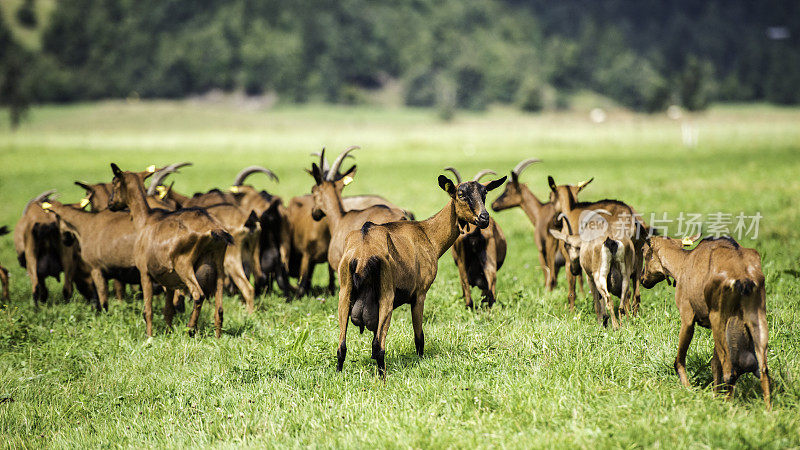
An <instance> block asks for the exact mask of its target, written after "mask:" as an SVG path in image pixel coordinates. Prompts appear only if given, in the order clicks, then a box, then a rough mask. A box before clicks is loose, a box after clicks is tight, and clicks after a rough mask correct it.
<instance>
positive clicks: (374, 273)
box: [349, 256, 381, 333]
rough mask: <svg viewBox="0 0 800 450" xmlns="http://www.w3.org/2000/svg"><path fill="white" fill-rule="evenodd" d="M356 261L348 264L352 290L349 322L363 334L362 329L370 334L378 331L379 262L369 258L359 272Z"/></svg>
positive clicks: (375, 257) (378, 259) (374, 258)
mask: <svg viewBox="0 0 800 450" xmlns="http://www.w3.org/2000/svg"><path fill="white" fill-rule="evenodd" d="M357 267H358V260H355V259H354V260H352V261H351V262H350V268H349V269H350V274H351V277H352V280H353V281H352V282H353V289H352V291H351V292H352V293H351V297H350V320H351V321H352V322H353V325H355V326H357V327H359V330H360V331H361V332H362V333H363V332H364V327H366V328H367V329H368V330H370V331H372V332H376V331H377V330H378V309H379V308H378V298H379V294H380V292H379V290H380V270H381V260H380V258H378V257H377V256H372V257H370V258H369V259H368V260H367V262H366V263H365V264H364V266H363V268H362V269H361V270H360V272H357V271H356V269H357Z"/></svg>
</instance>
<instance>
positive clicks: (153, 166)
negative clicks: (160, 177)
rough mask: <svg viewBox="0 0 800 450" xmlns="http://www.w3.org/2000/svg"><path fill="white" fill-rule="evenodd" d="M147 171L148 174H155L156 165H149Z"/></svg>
mask: <svg viewBox="0 0 800 450" xmlns="http://www.w3.org/2000/svg"><path fill="white" fill-rule="evenodd" d="M147 171H148V172H150V173H153V172H155V171H156V165H155V164H151V165H149V166H148V167H147Z"/></svg>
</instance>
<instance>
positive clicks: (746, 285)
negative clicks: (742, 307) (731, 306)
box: [730, 278, 756, 297]
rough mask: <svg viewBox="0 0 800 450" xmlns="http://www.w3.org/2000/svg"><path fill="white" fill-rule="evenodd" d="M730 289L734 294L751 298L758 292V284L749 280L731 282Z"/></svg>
mask: <svg viewBox="0 0 800 450" xmlns="http://www.w3.org/2000/svg"><path fill="white" fill-rule="evenodd" d="M730 287H731V288H732V289H733V292H735V293H737V294H739V295H741V296H742V297H749V296H750V295H752V294H753V292H755V290H756V282H755V281H753V280H751V279H749V278H744V279H741V280H731V281H730Z"/></svg>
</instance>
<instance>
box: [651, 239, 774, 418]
mask: <svg viewBox="0 0 800 450" xmlns="http://www.w3.org/2000/svg"><path fill="white" fill-rule="evenodd" d="M644 255H645V257H644V271H643V274H642V284H643V285H644V287H646V288H652V287H653V286H655V285H656V284H658V283H659V282H661V281H663V280H664V279H667V278H672V279H674V280H675V303H676V304H677V306H678V312H679V313H680V316H681V329H680V333H679V336H678V355H677V357H676V358H675V370H676V371H677V372H678V376H679V377H680V380H681V383H683V385H684V386H687V387H689V386H690V384H689V377H688V376H687V374H686V352H687V350H688V349H689V345H690V344H691V342H692V336H693V335H694V326H695V324H698V325H700V326H702V327H705V328H710V329H711V334H712V335H713V337H714V356H713V358H712V360H711V369H712V372H713V375H714V388H715V389H717V390H723V391H728V394H729V395H730V394H732V392H733V386H734V384H735V383H736V380H737V379H738V378H739V376H740V375H742V374H743V373H747V372H752V373H753V374H755V375H756V377H758V378H759V379H760V381H761V388H762V391H763V394H764V402H765V403H766V405H767V409H769V408H770V406H771V400H770V379H769V368H768V367H767V340H768V329H767V316H766V286H765V281H764V274H763V272H762V271H761V256H760V255H759V254H758V252H757V251H756V250H753V249H750V248H743V247H740V246H739V244H737V243H736V241H734V240H733V239H731V238H721V239H704V240H703V241H701V242H700V243H699V244H698V245H697V247H696V248H695V249H693V250H684V249H683V248H682V245H681V241H680V240H678V239H670V238H666V237H658V236H655V237H652V238H650V239H648V240H647V242H646V244H645V247H644Z"/></svg>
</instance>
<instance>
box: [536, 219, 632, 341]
mask: <svg viewBox="0 0 800 450" xmlns="http://www.w3.org/2000/svg"><path fill="white" fill-rule="evenodd" d="M550 234H552V235H553V236H554V237H555V238H556V239H558V240H560V241H563V242H564V243H565V248H566V250H567V254H568V255H569V258H570V259H571V260H574V259H578V260H579V262H580V265H581V269H583V271H584V272H586V276H587V277H588V279H589V288H590V289H591V291H592V297H593V299H594V311H595V315H596V316H597V323H598V324H601V325H603V326H608V319H609V317H610V318H611V325H612V327H614V329H617V328H619V322H618V321H617V315H618V311H617V309H616V308H615V307H614V299H612V298H611V295H612V294H613V295H615V296H617V297H618V298H619V299H620V307H622V302H623V301H624V300H625V299H626V298H628V293H629V285H630V283H631V281H632V279H633V278H634V277H636V276H637V275H638V272H636V250H635V249H634V246H633V241H632V240H631V239H630V238H629V237H627V236H622V237H619V238H616V239H612V238H611V237H609V236H603V237H600V238H597V239H594V240H591V241H588V242H586V241H583V240H582V239H581V237H580V236H575V235H568V234H565V233H563V232H560V231H555V230H550Z"/></svg>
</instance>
